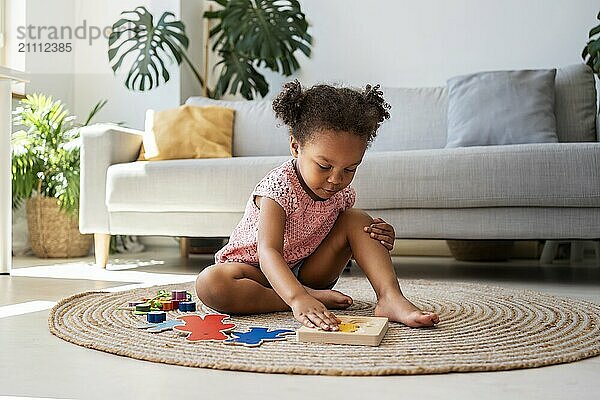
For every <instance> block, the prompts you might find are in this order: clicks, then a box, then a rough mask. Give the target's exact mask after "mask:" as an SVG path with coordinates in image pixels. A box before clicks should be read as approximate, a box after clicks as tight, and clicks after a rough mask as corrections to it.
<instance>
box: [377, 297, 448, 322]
mask: <svg viewBox="0 0 600 400" xmlns="http://www.w3.org/2000/svg"><path fill="white" fill-rule="evenodd" d="M374 314H375V316H377V317H387V318H388V319H389V320H390V321H395V322H401V323H403V324H404V325H407V326H410V327H412V328H420V327H424V326H433V325H435V324H437V323H438V322H440V318H439V317H438V315H437V314H436V313H433V312H429V311H422V310H420V309H419V308H418V307H417V306H415V305H414V304H413V303H411V302H410V301H408V300H407V299H406V298H404V297H402V296H399V297H397V298H393V299H389V298H381V299H379V300H378V301H377V306H376V307H375V312H374Z"/></svg>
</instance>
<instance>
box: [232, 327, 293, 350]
mask: <svg viewBox="0 0 600 400" xmlns="http://www.w3.org/2000/svg"><path fill="white" fill-rule="evenodd" d="M291 333H294V331H293V330H291V329H275V330H273V331H269V329H268V328H260V327H255V326H253V327H250V330H249V331H248V332H231V335H232V336H233V337H232V338H231V339H227V340H226V341H224V342H223V343H225V344H239V345H244V346H249V347H255V346H260V345H261V344H263V342H266V341H276V340H285V336H283V335H289V334H291Z"/></svg>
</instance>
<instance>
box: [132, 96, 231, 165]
mask: <svg viewBox="0 0 600 400" xmlns="http://www.w3.org/2000/svg"><path fill="white" fill-rule="evenodd" d="M233 114H234V110H231V109H229V108H224V107H218V106H206V107H197V106H192V105H189V104H185V105H183V106H180V107H177V108H173V109H169V110H161V111H154V110H147V111H146V128H145V130H144V139H143V143H142V149H141V150H140V155H139V156H138V160H141V161H159V160H177V159H186V158H216V157H231V140H232V135H233Z"/></svg>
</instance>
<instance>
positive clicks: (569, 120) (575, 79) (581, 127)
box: [554, 64, 597, 142]
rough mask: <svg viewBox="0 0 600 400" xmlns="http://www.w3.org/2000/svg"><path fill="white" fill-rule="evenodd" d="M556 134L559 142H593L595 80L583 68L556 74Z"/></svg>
mask: <svg viewBox="0 0 600 400" xmlns="http://www.w3.org/2000/svg"><path fill="white" fill-rule="evenodd" d="M554 90H555V93H554V95H555V105H554V112H555V114H556V133H557V135H558V141H559V142H594V141H596V137H597V135H596V80H595V78H594V73H593V72H592V69H591V68H590V67H589V66H587V65H586V64H575V65H569V66H567V67H563V68H559V69H557V70H556V80H555V86H554Z"/></svg>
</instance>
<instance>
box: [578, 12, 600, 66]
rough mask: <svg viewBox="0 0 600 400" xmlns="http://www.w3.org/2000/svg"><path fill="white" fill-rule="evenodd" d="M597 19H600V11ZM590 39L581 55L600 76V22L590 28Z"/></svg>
mask: <svg viewBox="0 0 600 400" xmlns="http://www.w3.org/2000/svg"><path fill="white" fill-rule="evenodd" d="M596 19H598V20H600V12H599V13H598V16H597V17H596ZM594 37H595V38H594ZM589 39H590V40H589V41H588V42H587V44H586V45H585V47H584V48H583V51H582V53H581V57H582V58H583V60H584V61H585V62H586V64H587V65H589V66H590V67H591V68H592V70H593V71H594V73H595V74H596V75H598V76H600V24H599V25H597V26H595V27H593V28H592V29H591V30H590V33H589ZM586 58H587V60H586Z"/></svg>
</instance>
